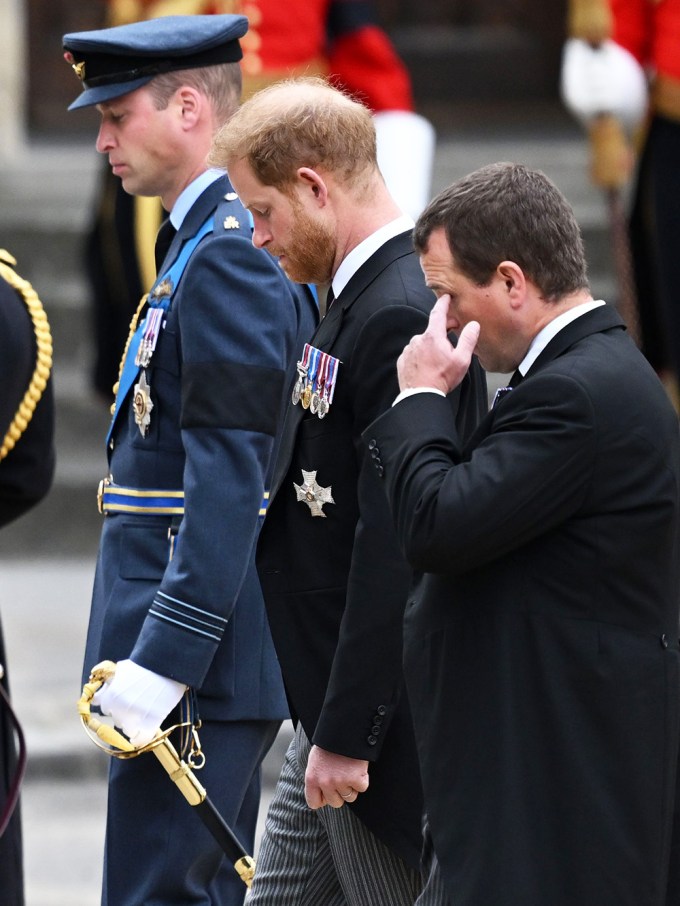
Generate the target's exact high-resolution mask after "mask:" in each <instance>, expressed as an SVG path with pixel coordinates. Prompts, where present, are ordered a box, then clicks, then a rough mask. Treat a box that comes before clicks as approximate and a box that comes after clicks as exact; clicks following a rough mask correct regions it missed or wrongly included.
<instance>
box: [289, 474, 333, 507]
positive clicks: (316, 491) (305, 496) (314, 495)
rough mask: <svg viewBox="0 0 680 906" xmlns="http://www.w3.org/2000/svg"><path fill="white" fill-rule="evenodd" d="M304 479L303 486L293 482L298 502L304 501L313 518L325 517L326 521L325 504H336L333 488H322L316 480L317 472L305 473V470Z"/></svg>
mask: <svg viewBox="0 0 680 906" xmlns="http://www.w3.org/2000/svg"><path fill="white" fill-rule="evenodd" d="M302 479H303V481H302V485H299V484H295V482H293V487H294V488H295V493H296V495H297V499H298V502H299V501H301V500H302V501H304V502H305V503H306V504H307V506H308V507H309V510H310V512H311V514H312V516H323V517H324V519H325V518H326V514H325V513H324V511H323V506H324V504H326V503H335V501H334V500H333V495H332V494H331V490H332V487H327V488H322V487H321V485H320V484H319V483H318V482H317V480H316V472H305V470H304V469H303V470H302Z"/></svg>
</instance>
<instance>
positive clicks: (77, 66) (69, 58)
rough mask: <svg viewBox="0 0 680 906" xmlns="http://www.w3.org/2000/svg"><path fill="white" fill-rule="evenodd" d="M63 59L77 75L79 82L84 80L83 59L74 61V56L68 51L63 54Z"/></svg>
mask: <svg viewBox="0 0 680 906" xmlns="http://www.w3.org/2000/svg"><path fill="white" fill-rule="evenodd" d="M64 59H65V60H66V62H67V63H70V64H71V68H72V69H73V71H74V72H75V74H76V75H77V76H78V78H79V79H80V81H81V82H82V81H84V80H85V61H84V60H83V61H82V62H80V63H76V60H75V57H74V56H73V54H72V53H70V52H68V53H65V54H64Z"/></svg>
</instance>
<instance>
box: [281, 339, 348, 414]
mask: <svg viewBox="0 0 680 906" xmlns="http://www.w3.org/2000/svg"><path fill="white" fill-rule="evenodd" d="M340 364H341V362H340V360H339V359H336V358H334V357H333V356H332V355H329V353H327V352H322V351H321V350H320V349H317V348H316V347H315V346H310V344H309V343H305V347H304V350H303V353H302V358H301V359H300V361H299V362H298V363H297V371H298V377H297V380H296V382H295V386H294V387H293V394H292V402H293V405H294V406H296V405H297V404H298V403H300V405H301V406H302V407H303V408H304V409H309V411H310V412H311V413H312V414H313V415H316V416H317V417H318V418H325V417H326V415H328V410H329V409H330V406H331V403H332V402H333V395H334V392H335V382H336V378H337V374H338V367H339V365H340Z"/></svg>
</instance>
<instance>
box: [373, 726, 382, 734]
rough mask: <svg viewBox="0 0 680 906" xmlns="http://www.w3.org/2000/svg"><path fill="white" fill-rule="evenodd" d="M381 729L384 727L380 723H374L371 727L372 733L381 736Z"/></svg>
mask: <svg viewBox="0 0 680 906" xmlns="http://www.w3.org/2000/svg"><path fill="white" fill-rule="evenodd" d="M381 729H382V727H379V726H378V724H374V725H373V726H372V727H371V733H372V734H373V735H374V736H380V731H381Z"/></svg>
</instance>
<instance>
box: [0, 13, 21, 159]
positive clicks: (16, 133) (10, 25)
mask: <svg viewBox="0 0 680 906" xmlns="http://www.w3.org/2000/svg"><path fill="white" fill-rule="evenodd" d="M0 23H2V27H1V28H0V160H2V161H8V160H12V159H13V158H14V157H16V155H17V154H18V153H19V152H20V151H21V149H22V148H23V147H24V142H25V138H26V90H27V67H28V51H27V47H26V39H25V2H24V0H0Z"/></svg>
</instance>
